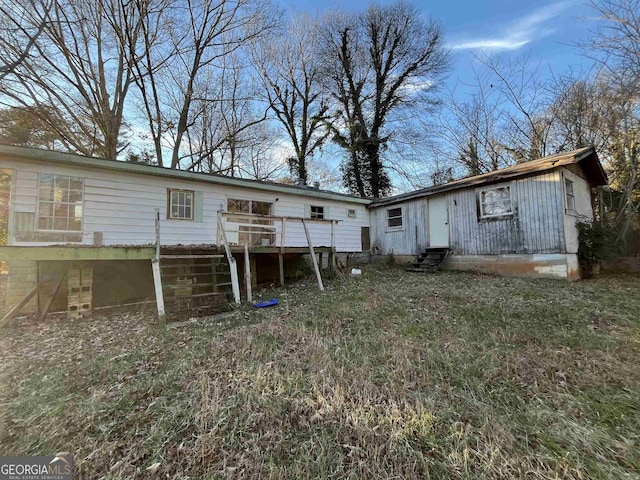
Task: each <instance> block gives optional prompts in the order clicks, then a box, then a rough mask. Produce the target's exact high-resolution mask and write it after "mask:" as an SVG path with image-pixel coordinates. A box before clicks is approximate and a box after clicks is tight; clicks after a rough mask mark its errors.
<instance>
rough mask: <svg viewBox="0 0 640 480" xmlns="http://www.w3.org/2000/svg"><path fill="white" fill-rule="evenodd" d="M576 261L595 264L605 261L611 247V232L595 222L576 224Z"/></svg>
mask: <svg viewBox="0 0 640 480" xmlns="http://www.w3.org/2000/svg"><path fill="white" fill-rule="evenodd" d="M576 227H577V228H578V260H579V261H580V262H581V263H585V264H596V263H598V262H600V261H601V260H603V259H605V258H606V257H607V256H608V254H609V253H610V251H611V249H612V248H613V246H612V240H613V238H612V235H611V230H610V229H609V228H608V227H606V226H603V225H600V224H599V223H595V222H586V221H585V222H578V223H577V224H576Z"/></svg>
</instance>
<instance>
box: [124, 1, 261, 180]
mask: <svg viewBox="0 0 640 480" xmlns="http://www.w3.org/2000/svg"><path fill="white" fill-rule="evenodd" d="M154 12H155V13H154V14H153V16H151V17H147V18H148V19H149V21H148V22H147V23H145V24H144V28H143V38H144V44H145V50H144V53H143V58H140V60H139V62H140V65H141V66H140V69H139V71H138V74H137V75H136V82H137V83H138V87H139V90H140V92H141V103H142V105H143V110H144V112H145V114H146V116H147V122H148V125H149V129H150V133H151V136H152V139H153V141H154V144H155V150H156V155H157V156H158V163H159V164H160V165H163V166H168V167H171V168H181V167H182V160H183V159H187V157H189V156H190V155H191V154H193V152H194V146H189V145H186V148H184V147H185V145H184V143H185V141H186V142H187V143H188V136H189V129H190V128H191V127H193V126H194V125H195V124H196V122H197V121H198V119H199V117H200V116H202V115H203V114H204V113H205V110H206V109H203V107H202V106H203V104H205V103H207V102H213V101H219V100H223V99H219V98H214V97H212V96H211V94H212V93H213V92H212V89H211V88H210V87H211V86H210V85H208V83H207V80H210V79H212V78H215V77H216V70H218V69H221V68H223V67H224V63H225V59H226V58H228V56H229V55H231V54H233V53H234V52H236V51H237V50H239V49H241V48H243V47H245V46H247V45H248V43H250V42H252V41H256V40H257V39H258V38H260V37H261V36H262V35H264V34H265V32H267V31H268V30H269V28H270V27H271V21H272V20H271V18H270V13H271V9H270V7H269V6H268V4H266V3H265V2H262V1H259V0H219V1H216V0H184V1H181V2H172V3H171V4H170V5H167V6H165V8H157V9H156V10H155V11H154ZM164 39H169V42H166V41H164ZM159 40H160V42H159V43H157V42H158V41H159ZM165 150H169V151H170V158H168V159H165V158H164V157H165V155H164V154H163V152H164V151H165ZM201 158H202V156H199V157H196V159H195V160H194V161H190V160H188V159H187V160H186V168H195V166H196V165H197V164H199V163H200V162H201V161H202V160H201ZM193 162H195V164H194V163H193Z"/></svg>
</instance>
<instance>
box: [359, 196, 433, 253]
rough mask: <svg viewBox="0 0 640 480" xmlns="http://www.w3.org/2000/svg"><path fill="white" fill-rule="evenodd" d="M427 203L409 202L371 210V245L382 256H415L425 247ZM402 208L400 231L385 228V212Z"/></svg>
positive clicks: (424, 201) (423, 201)
mask: <svg viewBox="0 0 640 480" xmlns="http://www.w3.org/2000/svg"><path fill="white" fill-rule="evenodd" d="M426 207H427V201H426V199H424V198H421V199H417V200H410V201H407V202H404V203H399V204H397V205H390V206H388V207H381V208H373V209H371V210H370V216H371V244H372V246H375V247H377V248H379V249H380V251H381V253H382V254H384V255H391V254H393V255H415V254H416V252H419V251H420V250H422V249H424V248H426V246H427V208H426ZM392 208H402V230H390V229H388V228H387V210H389V209H392Z"/></svg>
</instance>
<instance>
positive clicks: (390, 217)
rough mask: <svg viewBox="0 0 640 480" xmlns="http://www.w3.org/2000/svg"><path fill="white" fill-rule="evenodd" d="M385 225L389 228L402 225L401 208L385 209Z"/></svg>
mask: <svg viewBox="0 0 640 480" xmlns="http://www.w3.org/2000/svg"><path fill="white" fill-rule="evenodd" d="M387 226H388V227H389V228H400V227H402V208H390V209H389V210H387Z"/></svg>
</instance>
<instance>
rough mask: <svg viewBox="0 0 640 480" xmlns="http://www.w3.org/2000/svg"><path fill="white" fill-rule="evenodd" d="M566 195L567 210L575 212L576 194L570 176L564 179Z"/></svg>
mask: <svg viewBox="0 0 640 480" xmlns="http://www.w3.org/2000/svg"><path fill="white" fill-rule="evenodd" d="M564 195H565V199H566V202H567V211H568V212H571V213H573V212H575V211H576V195H575V193H574V191H573V181H572V180H569V179H568V178H565V179H564Z"/></svg>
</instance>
